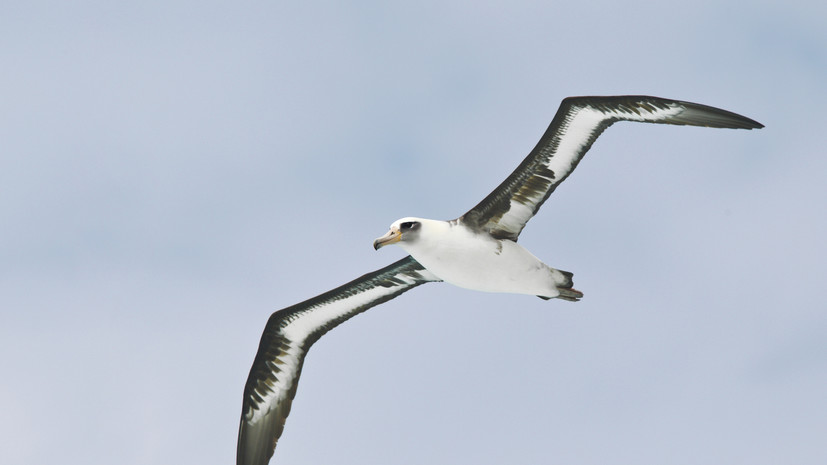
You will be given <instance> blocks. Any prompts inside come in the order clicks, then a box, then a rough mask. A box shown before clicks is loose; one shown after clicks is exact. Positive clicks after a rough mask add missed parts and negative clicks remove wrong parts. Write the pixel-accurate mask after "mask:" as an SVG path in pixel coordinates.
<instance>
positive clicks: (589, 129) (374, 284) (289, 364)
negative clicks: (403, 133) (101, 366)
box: [236, 96, 764, 465]
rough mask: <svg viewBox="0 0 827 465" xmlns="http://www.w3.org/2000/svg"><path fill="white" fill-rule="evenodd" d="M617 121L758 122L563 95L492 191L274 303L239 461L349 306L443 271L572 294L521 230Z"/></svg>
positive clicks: (673, 104) (397, 225) (261, 455)
mask: <svg viewBox="0 0 827 465" xmlns="http://www.w3.org/2000/svg"><path fill="white" fill-rule="evenodd" d="M618 121H638V122H646V123H661V124H674V125H689V126H705V127H711V128H732V129H758V128H762V127H764V126H763V125H762V124H760V123H758V122H757V121H754V120H752V119H750V118H747V117H744V116H741V115H738V114H736V113H732V112H730V111H726V110H721V109H719V108H714V107H710V106H707V105H701V104H697V103H690V102H684V101H679V100H669V99H664V98H658V97H650V96H613V97H569V98H566V99H564V100H563V101H562V103H561V104H560V108H559V109H558V110H557V113H556V114H555V116H554V119H552V121H551V124H550V125H549V127H548V129H547V130H546V132H545V134H543V136H542V137H541V138H540V141H539V142H538V143H537V145H536V147H534V149H533V150H532V151H531V152H530V153H529V154H528V156H527V157H526V158H525V159H524V160H523V161H522V163H520V165H519V166H518V167H517V169H516V170H514V172H513V173H511V175H510V176H508V178H506V179H505V181H503V182H502V184H500V185H499V186H498V187H497V188H496V189H495V190H494V191H493V192H491V193H490V194H489V195H488V196H487V197H485V198H484V199H483V200H482V201H481V202H480V203H479V204H477V205H476V206H475V207H474V208H472V209H471V210H469V211H468V212H467V213H465V214H464V215H462V216H460V217H459V218H456V219H453V220H450V221H441V220H431V219H424V218H413V217H406V218H402V219H400V220H397V221H395V222H394V223H393V224H392V225H391V226H390V230H389V231H388V232H387V234H385V235H383V236H382V237H380V238H378V239H376V240H375V241H374V243H373V246H374V248H375V249H376V250H379V249H380V248H382V247H384V246H387V245H391V244H395V245H397V246H399V247H401V248H402V249H403V250H404V251H405V252H407V253H408V254H409V255H408V256H406V257H405V258H403V259H401V260H399V261H397V262H395V263H392V264H391V265H388V266H386V267H385V268H382V269H379V270H376V271H373V272H371V273H368V274H366V275H364V276H362V277H360V278H357V279H355V280H353V281H351V282H349V283H347V284H344V285H342V286H340V287H337V288H336V289H333V290H331V291H328V292H325V293H324V294H321V295H318V296H316V297H313V298H311V299H308V300H306V301H304V302H301V303H298V304H296V305H293V306H290V307H287V308H284V309H281V310H278V311H277V312H275V313H273V314H272V315H271V316H270V318H269V320H268V321H267V324H266V326H265V327H264V334H263V335H262V336H261V342H260V344H259V348H258V352H257V353H256V356H255V360H254V361H253V366H252V368H251V369H250V374H249V377H248V379H247V383H246V385H245V387H244V399H243V405H242V411H241V424H240V426H239V431H238V449H237V456H236V459H237V463H238V465H264V464H266V463H267V462H269V460H270V458H271V457H272V455H273V452H274V450H275V447H276V442H277V441H278V439H279V437H280V436H281V433H282V431H283V429H284V423H285V420H286V419H287V415H288V414H289V413H290V406H291V403H292V401H293V398H294V397H295V395H296V389H297V387H298V381H299V375H300V374H301V370H302V366H303V365H304V360H305V356H306V355H307V351H308V350H309V349H310V347H311V346H312V345H313V343H315V342H316V341H317V340H318V339H319V338H320V337H322V335H324V334H325V333H327V332H328V331H330V330H331V329H333V328H334V327H336V326H338V325H340V324H342V323H343V322H345V321H347V320H348V319H350V318H352V317H353V316H355V315H357V314H359V313H362V312H364V311H365V310H368V309H369V308H371V307H374V306H376V305H378V304H381V303H383V302H387V301H388V300H391V299H393V298H395V297H397V296H399V295H400V294H402V293H403V292H406V291H409V290H411V289H413V288H415V287H417V286H419V285H421V284H425V283H429V282H438V281H444V282H447V283H450V284H454V285H456V286H459V287H462V288H467V289H473V290H477V291H485V292H503V293H514V294H527V295H536V296H539V297H541V298H543V299H553V298H557V299H563V300H567V301H577V300H579V299H580V298H581V297H583V293H582V292H580V291H578V290H576V289H574V287H573V285H574V284H573V281H572V273H570V272H568V271H561V270H557V269H555V268H552V267H551V266H548V265H546V264H545V263H543V262H542V261H541V260H540V259H539V258H537V257H535V256H534V255H533V254H532V253H531V252H529V251H528V250H526V249H525V248H523V247H522V246H521V245H520V244H518V243H517V238H518V237H519V235H520V232H521V231H522V230H523V228H524V227H525V225H526V223H527V222H528V220H530V219H531V218H532V217H533V216H534V215H535V214H536V213H537V211H538V210H539V209H540V207H541V206H542V205H543V202H545V201H546V199H548V197H549V196H550V195H551V193H552V192H554V189H556V188H557V186H558V185H559V184H560V183H561V182H563V181H564V180H565V179H566V178H567V177H568V176H569V175H570V174H571V172H572V171H573V170H574V169H575V168H576V167H577V164H578V163H579V162H580V160H581V159H582V158H583V156H584V155H585V154H586V152H587V151H588V150H589V149H590V148H591V146H592V144H593V143H594V141H595V140H596V139H597V137H598V136H600V134H601V133H602V132H603V131H604V130H606V128H608V127H609V126H611V125H612V124H614V123H616V122H618Z"/></svg>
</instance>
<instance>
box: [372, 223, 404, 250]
mask: <svg viewBox="0 0 827 465" xmlns="http://www.w3.org/2000/svg"><path fill="white" fill-rule="evenodd" d="M400 240H402V232H401V231H399V230H398V229H396V228H393V229H391V230H390V231H388V233H387V234H385V235H384V236H382V237H380V238H379V239H376V240H375V241H373V249H374V250H379V249H381V248H382V247H384V246H386V245H389V244H395V243H397V242H399V241H400Z"/></svg>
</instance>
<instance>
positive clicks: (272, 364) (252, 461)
mask: <svg viewBox="0 0 827 465" xmlns="http://www.w3.org/2000/svg"><path fill="white" fill-rule="evenodd" d="M431 281H439V279H438V278H437V277H435V276H434V275H433V274H431V273H430V272H429V271H427V270H425V269H424V268H423V267H422V265H420V264H419V263H418V262H417V261H416V260H414V259H413V258H411V257H410V256H408V257H405V258H403V259H402V260H399V261H398V262H396V263H393V264H392V265H390V266H387V267H385V268H382V269H380V270H376V271H374V272H372V273H368V274H366V275H364V276H362V277H360V278H358V279H355V280H353V281H351V282H349V283H347V284H345V285H343V286H340V287H337V288H336V289H333V290H331V291H328V292H325V293H324V294H321V295H319V296H316V297H313V298H312V299H309V300H306V301H304V302H302V303H299V304H296V305H293V306H291V307H287V308H285V309H282V310H279V311H277V312H275V313H273V314H272V315H271V316H270V319H269V320H268V321H267V326H265V328H264V334H263V335H262V336H261V343H260V344H259V348H258V353H256V358H255V361H254V362H253V366H252V368H251V369H250V375H249V377H248V378H247V384H246V385H245V386H244V403H243V406H242V411H241V424H240V426H239V429H238V450H237V456H236V461H237V463H238V464H239V465H264V464H266V463H267V462H268V461H269V460H270V457H272V455H273V451H274V450H275V448H276V442H277V441H278V438H279V436H281V432H282V430H283V429H284V422H285V420H286V419H287V415H288V414H289V413H290V405H291V403H292V402H293V398H294V397H295V395H296V388H297V386H298V381H299V375H300V374H301V369H302V365H303V364H304V357H305V355H306V354H307V351H308V350H309V349H310V346H311V345H313V343H314V342H316V341H317V340H318V339H319V338H320V337H321V336H322V335H323V334H325V333H326V332H328V331H330V330H331V329H333V328H334V327H336V326H338V325H339V324H341V323H343V322H345V321H346V320H348V319H350V318H351V317H353V316H354V315H357V314H359V313H361V312H364V311H365V310H367V309H369V308H371V307H373V306H374V305H378V304H381V303H383V302H386V301H388V300H390V299H393V298H394V297H396V296H398V295H399V294H401V293H403V292H405V291H408V290H410V289H413V288H414V287H416V286H418V285H420V284H424V283H427V282H431Z"/></svg>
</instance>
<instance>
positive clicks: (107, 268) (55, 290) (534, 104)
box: [0, 0, 827, 465]
mask: <svg viewBox="0 0 827 465" xmlns="http://www.w3.org/2000/svg"><path fill="white" fill-rule="evenodd" d="M581 3H582V2H581ZM825 17H827V8H825V7H824V6H823V5H821V4H820V2H802V1H799V2H788V3H786V4H784V5H783V6H782V5H780V4H778V3H777V2H755V3H752V4H745V3H744V2H740V1H739V2H736V1H723V2H722V1H720V0H716V1H705V2H691V3H686V2H681V3H670V2H661V3H657V4H653V3H651V2H639V1H635V2H621V3H618V2H611V1H597V2H586V3H582V4H581V5H574V4H564V3H554V2H519V1H516V2H508V4H507V5H505V4H500V3H499V2H416V3H412V2H404V3H402V2H399V3H391V2H371V3H365V4H362V6H360V7H352V6H346V5H343V4H340V3H338V2H329V3H322V2H305V3H304V4H301V5H298V4H295V2H291V3H287V2H242V3H237V2H236V3H229V2H203V1H199V2H195V1H190V2H186V1H168V2H141V3H137V4H126V3H122V2H120V3H118V2H93V1H76V2H54V1H42V2H36V1H35V2H25V3H23V2H19V3H18V4H9V5H5V6H4V7H3V9H2V14H0V63H2V66H0V376H2V382H0V412H2V415H0V462H2V463H15V464H45V463H83V464H90V465H95V464H110V463H119V464H124V465H131V464H166V463H175V464H189V463H193V464H195V463H197V464H227V463H233V462H234V460H235V441H236V434H237V427H238V418H239V414H240V407H241V395H242V390H243V386H244V381H245V379H246V376H247V372H248V370H249V368H250V364H251V363H252V360H253V357H254V355H255V351H256V348H257V345H258V340H259V337H260V335H261V331H262V329H263V327H264V323H265V322H266V320H267V317H268V316H269V315H270V313H271V312H272V311H274V310H277V309H279V308H282V307H285V306H287V305H291V304H293V303H296V302H298V301H301V300H304V299H306V298H308V297H311V296H313V295H315V294H318V293H320V292H323V291H326V290H328V289H330V288H332V287H335V286H337V285H339V284H342V283H344V282H346V281H349V280H351V279H353V278H355V277H357V276H359V275H361V274H363V273H365V272H368V271H371V270H374V269H376V268H379V267H381V266H384V265H386V264H388V263H390V262H391V261H393V260H396V259H398V258H400V257H401V256H402V251H401V250H398V249H395V248H390V247H389V248H385V249H382V250H381V251H380V252H374V251H373V249H372V247H371V243H372V241H373V239H374V238H375V237H377V236H379V235H381V234H383V233H384V232H385V230H386V229H387V226H388V225H389V224H390V223H391V222H392V221H394V220H395V219H397V218H399V217H402V216H409V215H415V216H423V217H431V218H442V219H449V218H454V217H456V216H458V215H460V214H462V213H464V212H465V211H466V210H467V209H468V208H470V207H471V206H473V205H474V204H476V202H478V201H479V200H480V199H482V198H483V197H484V196H485V195H486V194H487V193H488V192H489V191H490V190H491V189H493V188H494V187H495V186H496V185H497V184H498V183H499V182H500V181H501V180H502V179H503V178H504V177H505V176H506V175H508V173H509V172H510V171H511V170H512V169H514V167H516V166H517V164H518V163H519V162H520V160H522V158H523V157H524V156H525V155H526V154H527V153H528V151H529V150H530V149H531V148H532V147H533V146H534V144H535V143H536V141H537V140H538V139H539V137H540V135H541V134H542V132H543V131H544V130H545V128H546V126H547V125H548V123H549V121H550V120H551V118H552V117H553V115H554V113H555V111H556V110H557V106H558V104H559V102H560V100H561V99H562V98H564V97H566V96H569V95H585V94H629V93H640V94H651V95H657V96H662V97H667V98H676V99H683V100H690V101H696V102H700V103H705V104H709V105H713V106H718V107H721V108H725V109H728V110H731V111H735V112H738V113H741V114H744V115H746V116H749V117H751V118H754V119H756V120H758V121H760V122H762V123H764V124H765V125H766V126H767V127H766V128H765V129H763V130H760V131H729V130H713V129H701V128H685V127H668V126H655V125H642V124H629V123H624V124H618V125H616V126H614V127H612V128H611V129H610V130H609V131H607V132H606V133H605V134H604V135H603V136H602V137H601V139H600V140H598V142H597V143H596V144H595V146H594V147H593V149H592V151H591V152H590V153H589V155H588V156H587V157H586V159H585V160H584V161H583V163H581V164H580V166H579V167H578V169H577V171H576V172H575V173H574V174H573V175H572V176H571V178H569V180H567V181H566V183H565V184H564V185H562V186H561V187H560V188H559V189H558V190H557V192H555V193H554V195H553V197H552V198H551V199H550V200H549V202H547V203H546V205H545V206H544V207H543V209H542V211H541V212H540V214H539V215H538V216H537V217H536V218H535V219H533V220H532V222H531V223H529V225H528V227H527V228H526V230H525V232H524V234H523V236H522V237H521V242H522V243H523V244H524V245H526V246H527V247H528V248H529V249H530V250H532V251H533V252H534V253H535V254H536V255H538V256H539V257H541V258H542V259H544V260H545V261H546V262H547V263H549V264H551V265H552V266H556V267H559V268H561V269H564V270H569V271H572V272H574V273H575V283H576V287H577V288H578V289H580V290H582V291H584V292H585V298H584V299H583V300H582V301H581V302H579V303H576V304H572V303H567V302H561V301H554V300H553V301H549V302H545V301H542V300H540V299H537V298H531V297H525V296H513V295H489V294H481V293H474V292H471V291H466V290H462V289H456V288H452V287H450V286H448V285H445V284H438V285H436V284H435V285H428V286H423V287H422V288H419V289H417V290H415V291H412V292H410V293H408V294H405V295H404V296H402V297H400V298H399V299H396V300H394V301H392V302H390V303H387V304H385V305H382V306H380V307H377V308H375V309H373V310H371V311H369V312H368V313H366V314H365V315H360V316H358V317H356V318H354V319H353V320H351V321H349V322H347V323H346V324H344V325H343V326H341V327H339V328H337V329H336V330H334V331H333V332H331V333H329V334H328V335H327V336H325V337H324V338H323V339H322V340H320V341H319V342H318V343H317V344H316V345H315V346H314V347H313V349H312V350H311V351H310V354H309V356H308V358H307V361H306V364H305V369H304V373H303V376H302V379H301V383H300V386H299V391H298V396H297V397H296V401H295V403H294V405H293V411H292V413H291V416H290V418H289V419H288V421H287V426H286V429H285V433H284V435H283V436H282V438H281V441H280V442H279V446H278V449H277V450H276V456H275V458H274V460H273V463H280V464H306V463H336V464H351V463H353V464H356V463H359V464H422V463H428V464H458V463H460V464H461V463H468V464H475V465H482V464H503V463H521V464H557V463H559V464H575V463H576V464H606V463H611V464H641V463H669V464H698V463H704V464H732V463H750V464H778V463H799V464H805V463H814V464H815V463H825V461H827V449H825V447H824V438H825V437H827V400H825V392H827V298H825V297H824V278H825V272H824V263H825V261H827V246H825V239H824V238H825V237H827V215H826V214H825V200H827V183H825V176H827V157H825V153H824V142H823V141H824V136H823V127H825V125H827V118H825V116H824V108H825V106H827V84H825V83H827V32H825V29H824V18H825Z"/></svg>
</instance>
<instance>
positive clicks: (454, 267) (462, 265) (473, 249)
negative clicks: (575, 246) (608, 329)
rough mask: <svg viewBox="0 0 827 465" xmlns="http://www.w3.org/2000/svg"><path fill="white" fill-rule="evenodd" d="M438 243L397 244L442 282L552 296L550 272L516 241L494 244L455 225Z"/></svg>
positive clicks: (491, 289) (555, 291)
mask: <svg viewBox="0 0 827 465" xmlns="http://www.w3.org/2000/svg"><path fill="white" fill-rule="evenodd" d="M439 239H440V240H439V241H427V242H426V241H420V242H419V243H416V244H410V245H408V244H405V245H403V244H400V245H402V246H403V248H404V249H405V250H406V251H407V252H408V253H410V254H411V255H412V256H413V257H414V258H415V259H416V260H417V261H418V262H419V263H421V264H422V265H423V266H424V267H425V268H427V269H428V271H430V272H431V273H433V274H435V275H436V276H438V277H439V278H440V279H442V280H443V281H445V282H447V283H450V284H453V285H455V286H459V287H463V288H467V289H474V290H477V291H485V292H507V293H515V294H529V295H540V296H543V297H556V296H557V295H559V291H558V290H557V287H556V286H555V285H554V277H553V273H554V271H553V270H552V269H550V268H549V267H548V266H547V265H546V264H544V263H543V262H541V261H540V260H539V259H538V258H537V257H535V256H534V255H532V254H531V253H530V252H529V251H528V250H526V249H524V248H523V247H522V246H521V245H519V244H517V243H516V242H512V241H508V240H503V241H498V240H495V239H492V238H490V237H486V236H483V235H476V234H473V233H471V232H469V231H468V230H467V229H466V228H464V227H462V226H455V227H454V228H452V230H451V232H450V233H449V234H445V235H442V236H441V237H440V238H439Z"/></svg>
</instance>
